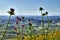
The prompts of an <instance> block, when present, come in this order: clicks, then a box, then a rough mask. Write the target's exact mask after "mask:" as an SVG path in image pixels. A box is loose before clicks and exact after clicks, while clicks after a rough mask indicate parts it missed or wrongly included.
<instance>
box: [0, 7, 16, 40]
mask: <svg viewBox="0 0 60 40" xmlns="http://www.w3.org/2000/svg"><path fill="white" fill-rule="evenodd" d="M14 11H15V9H13V8H10V11H8V13H9V14H10V17H9V19H8V22H7V25H6V28H5V31H4V34H3V36H2V38H1V40H4V36H5V35H6V32H7V29H8V24H9V21H10V18H11V16H12V15H14Z"/></svg>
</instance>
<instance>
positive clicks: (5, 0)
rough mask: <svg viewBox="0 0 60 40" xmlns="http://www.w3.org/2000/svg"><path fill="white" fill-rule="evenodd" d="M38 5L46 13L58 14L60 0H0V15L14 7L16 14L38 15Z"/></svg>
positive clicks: (59, 13) (59, 12)
mask: <svg viewBox="0 0 60 40" xmlns="http://www.w3.org/2000/svg"><path fill="white" fill-rule="evenodd" d="M39 7H43V8H44V10H43V12H45V11H48V13H49V14H48V15H49V16H51V15H60V0H0V15H9V14H8V13H7V11H8V10H9V8H15V14H16V15H33V16H36V15H38V16H39V15H40V11H39Z"/></svg>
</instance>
